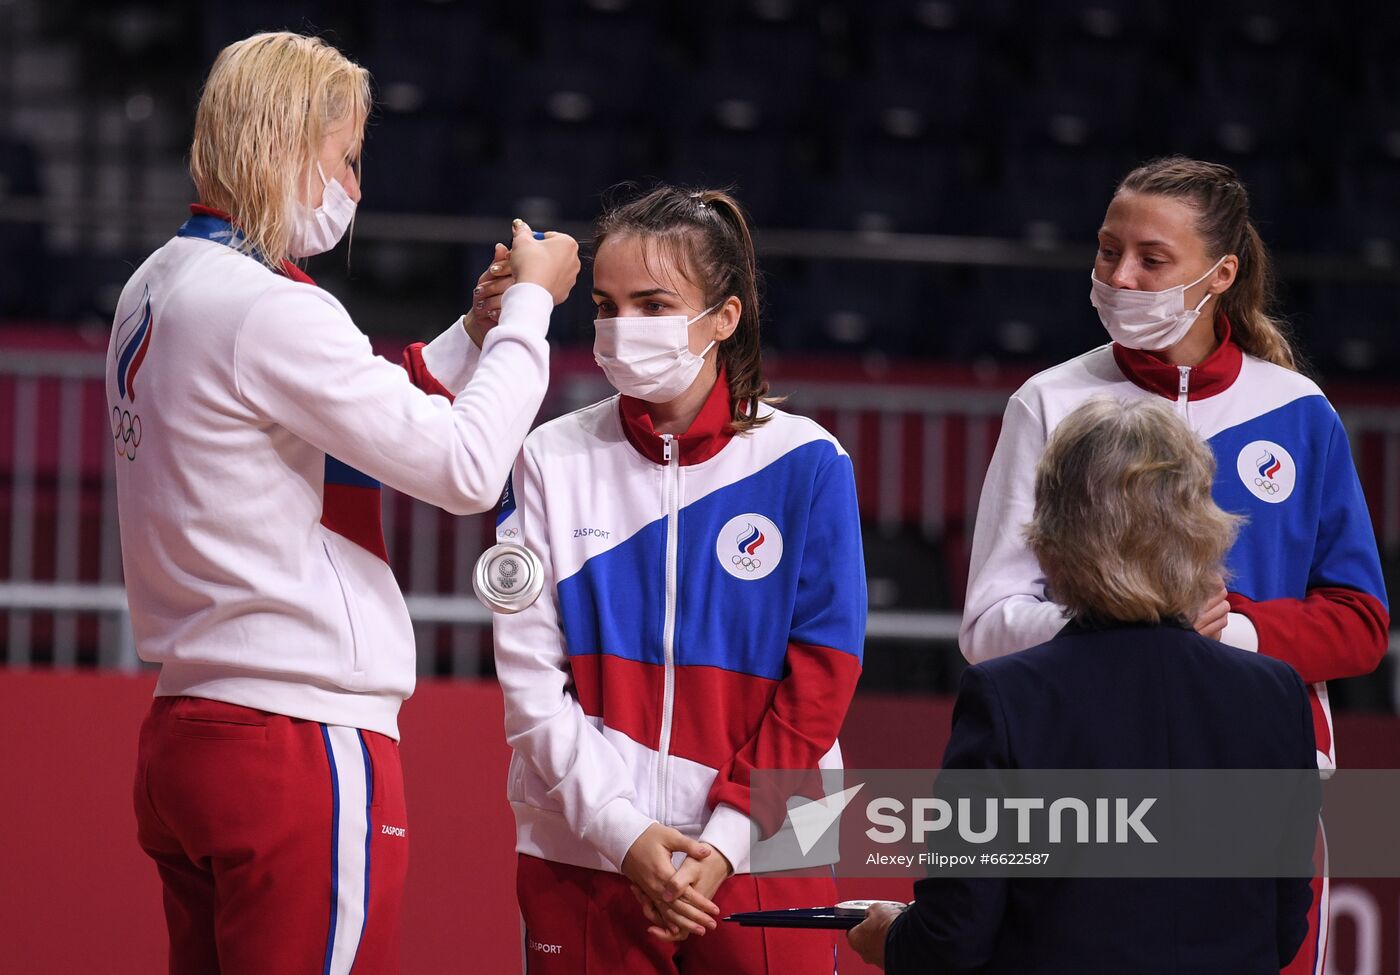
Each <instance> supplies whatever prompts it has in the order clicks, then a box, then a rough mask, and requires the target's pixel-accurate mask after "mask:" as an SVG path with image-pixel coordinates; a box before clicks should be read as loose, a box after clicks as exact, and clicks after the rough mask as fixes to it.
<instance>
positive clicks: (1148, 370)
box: [1113, 315, 1244, 401]
mask: <svg viewBox="0 0 1400 975" xmlns="http://www.w3.org/2000/svg"><path fill="white" fill-rule="evenodd" d="M1215 337H1216V338H1217V339H1219V340H1220V344H1219V345H1218V346H1216V348H1215V351H1214V352H1212V353H1211V354H1210V355H1208V356H1206V357H1205V359H1204V360H1202V362H1201V363H1200V365H1197V366H1193V367H1192V368H1191V375H1190V378H1189V380H1188V383H1189V385H1188V388H1187V392H1186V398H1187V399H1188V400H1192V401H1194V400H1200V399H1210V398H1211V397H1212V396H1216V395H1218V394H1220V393H1223V392H1225V390H1227V389H1229V388H1230V387H1231V386H1232V385H1234V382H1235V379H1236V378H1237V377H1238V376H1239V374H1240V369H1241V368H1242V367H1243V366H1244V353H1243V352H1241V351H1240V347H1239V346H1238V345H1236V344H1235V343H1234V342H1233V341H1232V340H1231V339H1230V320H1229V319H1228V318H1226V317H1225V316H1224V315H1220V316H1219V317H1218V318H1216V320H1215ZM1113 361H1114V362H1116V363H1118V368H1119V369H1121V370H1123V375H1125V376H1127V377H1128V378H1129V379H1130V380H1132V382H1133V384H1134V385H1136V386H1140V387H1141V388H1143V389H1145V390H1147V391H1148V392H1149V393H1156V394H1158V395H1159V396H1165V397H1166V398H1167V399H1176V398H1177V397H1178V396H1180V395H1181V370H1180V369H1179V368H1178V367H1177V366H1174V365H1172V364H1171V363H1170V362H1166V361H1165V360H1163V359H1162V358H1161V356H1160V355H1159V354H1158V353H1156V352H1147V351H1145V350H1142V349H1130V348H1128V347H1126V346H1123V345H1119V344H1118V343H1117V342H1114V343H1113Z"/></svg>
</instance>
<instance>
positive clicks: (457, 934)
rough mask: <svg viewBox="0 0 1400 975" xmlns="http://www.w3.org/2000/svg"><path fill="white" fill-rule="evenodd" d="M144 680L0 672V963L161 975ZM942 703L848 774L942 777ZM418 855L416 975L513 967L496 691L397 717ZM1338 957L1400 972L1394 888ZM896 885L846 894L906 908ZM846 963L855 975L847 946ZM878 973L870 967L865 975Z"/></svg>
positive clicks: (1383, 741)
mask: <svg viewBox="0 0 1400 975" xmlns="http://www.w3.org/2000/svg"><path fill="white" fill-rule="evenodd" d="M151 687H152V680H151V679H150V678H149V677H120V676H114V675H111V674H101V673H92V672H79V673H56V672H52V671H8V670H0V741H4V742H5V743H6V746H5V752H4V754H5V767H4V779H3V781H4V782H5V783H6V785H7V787H8V788H9V794H10V799H9V800H8V801H7V803H6V807H7V811H8V813H9V815H8V816H7V817H6V822H7V824H8V825H7V826H6V827H5V829H4V840H3V842H2V843H0V959H3V962H2V963H0V964H3V968H4V970H5V971H12V972H24V973H26V975H50V973H52V975H68V973H71V972H78V971H100V972H103V973H105V975H128V973H130V975H137V973H140V975H149V973H151V972H157V971H162V970H163V969H164V967H165V943H164V923H163V920H162V917H161V909H160V886H159V883H158V881H157V879H156V873H155V868H154V867H153V866H152V865H151V864H150V863H149V861H147V859H146V858H145V855H144V854H143V853H142V852H141V851H140V849H139V848H138V847H137V846H136V841H135V830H136V824H135V819H134V817H133V814H132V811H131V796H130V791H131V776H132V771H133V767H134V762H135V754H136V734H137V729H138V727H139V725H140V722H141V718H142V716H143V715H144V714H145V710H146V707H147V704H148V702H149V699H150V694H151ZM950 713H951V707H950V704H949V702H947V701H945V700H934V699H929V698H904V697H885V696H862V697H858V698H857V699H856V701H855V704H854V705H853V706H852V709H851V714H850V717H849V718H848V720H847V722H846V729H845V731H844V732H843V734H842V739H843V747H844V750H845V753H846V762H847V764H848V765H849V766H850V767H852V768H858V767H866V768H932V767H936V766H937V764H938V760H939V757H940V756H941V754H942V751H943V746H944V743H945V741H946V739H947V730H948V720H949V716H950ZM402 727H403V734H404V744H403V763H404V774H405V779H406V783H407V789H408V798H409V810H410V812H409V830H410V842H411V844H412V860H411V865H410V868H409V877H408V891H407V894H406V898H405V905H404V923H403V932H404V951H403V960H404V967H403V970H404V972H405V973H406V975H418V973H430V975H447V973H454V972H473V973H476V972H486V973H496V972H515V971H519V970H520V943H519V930H520V927H519V916H518V914H517V912H516V907H515V895H514V880H515V869H514V863H515V855H514V853H513V852H512V846H513V832H514V831H513V827H512V823H511V816H510V810H509V808H508V807H507V805H506V802H505V798H504V793H505V775H506V762H507V758H508V753H507V749H506V747H505V742H504V740H503V738H502V731H501V697H500V691H499V689H498V688H497V687H496V685H495V684H492V683H489V682H464V681H430V682H425V683H423V684H421V685H420V687H419V690H418V693H417V694H415V695H414V697H413V699H412V700H411V701H409V702H408V704H407V705H406V706H405V707H404V710H403V715H402ZM1337 737H1338V753H1339V754H1340V755H1341V756H1342V758H1343V761H1344V762H1345V763H1346V764H1347V765H1348V766H1350V767H1354V768H1355V767H1369V768H1400V719H1396V718H1377V717H1345V716H1343V717H1339V718H1338V720H1337ZM1333 889H1334V895H1333V904H1334V916H1336V917H1337V923H1336V925H1335V930H1336V935H1335V939H1334V940H1335V942H1336V949H1337V954H1336V957H1337V960H1338V965H1337V967H1336V969H1335V970H1334V972H1332V973H1330V975H1352V973H1357V975H1360V973H1363V972H1365V973H1372V972H1374V973H1379V972H1395V971H1397V960H1400V950H1397V943H1396V937H1397V931H1400V881H1365V882H1357V881H1348V882H1336V883H1334V885H1333ZM908 890H909V885H908V884H907V883H905V882H899V881H889V880H885V881H855V880H853V881H845V882H843V884H842V888H841V892H842V895H843V896H848V897H862V896H872V897H874V896H878V897H889V898H902V899H907V898H908V897H909V896H910V895H909V893H908ZM842 951H843V960H842V966H843V967H842V970H843V971H846V972H859V971H860V970H862V968H861V966H860V964H859V962H858V960H857V959H855V957H854V955H852V954H850V953H849V952H847V951H846V949H845V948H844V946H843V948H842ZM867 970H868V969H867Z"/></svg>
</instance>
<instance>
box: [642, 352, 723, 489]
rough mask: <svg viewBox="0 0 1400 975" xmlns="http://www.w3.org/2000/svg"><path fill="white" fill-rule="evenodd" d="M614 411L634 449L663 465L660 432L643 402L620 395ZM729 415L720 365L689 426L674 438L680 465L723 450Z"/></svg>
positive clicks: (695, 461)
mask: <svg viewBox="0 0 1400 975" xmlns="http://www.w3.org/2000/svg"><path fill="white" fill-rule="evenodd" d="M618 411H619V412H620V413H621V414H622V430H623V432H624V433H626V434H627V439H628V441H629V442H630V443H631V444H632V446H633V447H635V448H637V452H638V453H640V454H641V455H642V456H643V457H645V458H646V459H647V460H649V461H651V462H652V463H653V464H664V463H665V462H666V460H665V454H664V453H663V451H662V441H661V435H660V434H658V433H657V432H656V430H655V428H654V427H652V425H651V414H649V413H647V404H646V403H645V402H643V401H642V400H639V399H636V398H635V397H632V396H621V397H619V398H618ZM733 418H734V414H733V408H732V407H731V406H730V405H729V380H728V379H727V378H726V377H725V375H724V367H723V366H720V368H719V378H717V379H716V380H715V385H714V388H713V389H711V390H710V395H709V396H708V397H706V398H705V404H704V405H703V406H701V407H700V412H699V413H697V414H696V416H695V419H694V421H692V422H691V424H690V427H689V429H687V430H686V431H685V433H682V434H681V435H680V436H678V437H676V439H675V443H676V444H677V445H678V446H679V447H680V450H681V454H680V457H681V466H682V467H688V466H690V465H691V464H699V463H701V462H702V461H707V460H709V459H710V458H711V457H713V456H714V455H715V454H717V453H719V452H720V451H721V450H723V449H724V445H725V444H727V443H729V441H730V438H732V437H733V436H734V430H733V429H732V428H731V427H730V426H729V422H730V420H732V419H733Z"/></svg>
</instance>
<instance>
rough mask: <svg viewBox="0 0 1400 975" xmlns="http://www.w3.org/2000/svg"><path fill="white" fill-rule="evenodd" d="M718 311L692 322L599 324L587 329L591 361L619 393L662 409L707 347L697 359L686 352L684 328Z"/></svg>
mask: <svg viewBox="0 0 1400 975" xmlns="http://www.w3.org/2000/svg"><path fill="white" fill-rule="evenodd" d="M718 307H719V305H712V306H711V307H709V308H706V309H705V310H704V311H702V312H701V313H700V314H698V315H696V316H695V317H694V318H691V319H687V318H686V317H685V316H684V315H666V316H658V317H647V316H637V317H632V318H600V319H598V320H597V321H595V322H594V323H593V328H594V332H595V334H594V338H593V359H594V361H595V362H597V363H598V365H599V366H600V367H601V368H602V370H603V374H604V375H605V376H607V377H608V382H610V383H612V385H613V388H614V389H616V390H617V391H618V392H619V393H625V394H626V395H628V396H635V397H636V398H637V399H641V400H646V401H647V402H648V403H666V402H669V401H670V400H673V399H675V398H676V397H677V396H679V395H680V394H681V393H684V392H685V391H686V390H687V389H689V388H690V384H691V383H693V382H695V377H696V376H698V375H700V368H701V367H702V366H703V365H704V364H705V353H707V352H709V351H710V349H712V348H714V345H715V343H714V342H711V343H710V344H709V345H707V346H705V348H704V351H702V352H701V353H700V354H699V355H696V354H695V353H694V352H691V351H690V326H691V324H692V323H694V322H698V321H699V320H700V319H702V318H704V317H705V316H706V315H708V314H710V312H712V311H714V310H715V309H716V308H718Z"/></svg>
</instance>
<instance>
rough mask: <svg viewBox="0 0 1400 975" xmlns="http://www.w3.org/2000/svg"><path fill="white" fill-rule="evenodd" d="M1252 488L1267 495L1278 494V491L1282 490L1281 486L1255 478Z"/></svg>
mask: <svg viewBox="0 0 1400 975" xmlns="http://www.w3.org/2000/svg"><path fill="white" fill-rule="evenodd" d="M1254 486H1255V487H1257V488H1259V489H1260V490H1261V491H1264V492H1265V493H1267V494H1278V493H1279V492H1280V491H1282V490H1283V487H1282V486H1281V485H1279V484H1277V483H1276V482H1274V481H1266V480H1264V478H1262V477H1256V478H1255V479H1254Z"/></svg>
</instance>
